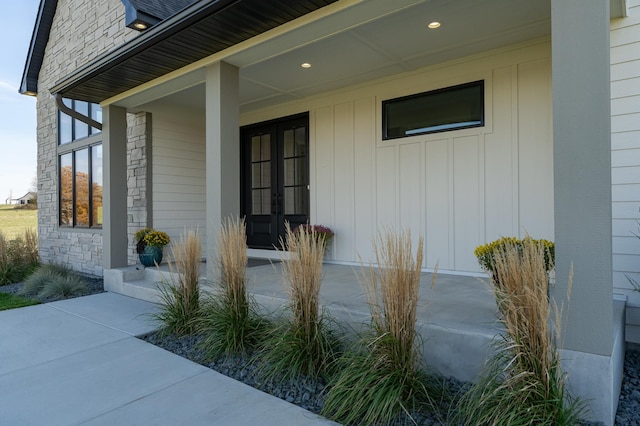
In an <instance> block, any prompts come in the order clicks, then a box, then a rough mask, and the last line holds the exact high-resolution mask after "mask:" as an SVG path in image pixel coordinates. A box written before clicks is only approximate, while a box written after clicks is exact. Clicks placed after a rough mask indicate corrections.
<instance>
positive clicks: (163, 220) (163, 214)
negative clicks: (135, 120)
mask: <svg viewBox="0 0 640 426" xmlns="http://www.w3.org/2000/svg"><path fill="white" fill-rule="evenodd" d="M204 123H205V122H204V114H202V113H193V112H192V113H189V112H188V111H183V110H174V111H172V112H171V114H166V113H165V112H164V111H158V112H154V113H153V165H152V167H153V227H154V228H156V229H159V230H162V231H165V232H167V233H168V234H169V236H170V237H171V239H172V240H173V241H177V240H178V239H179V238H180V235H181V234H183V233H184V231H185V229H196V228H197V229H198V231H199V233H200V236H201V238H202V242H203V248H204V244H205V241H206V235H205V234H206V220H205V217H206V199H205V188H206V186H205V176H206V169H205V146H206V143H205V124H204Z"/></svg>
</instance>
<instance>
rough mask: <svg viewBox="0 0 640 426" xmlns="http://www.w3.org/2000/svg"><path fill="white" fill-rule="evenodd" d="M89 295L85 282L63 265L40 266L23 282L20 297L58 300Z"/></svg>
mask: <svg viewBox="0 0 640 426" xmlns="http://www.w3.org/2000/svg"><path fill="white" fill-rule="evenodd" d="M88 293H89V288H88V286H87V283H86V282H85V280H84V279H83V278H82V277H81V276H80V275H78V274H76V273H75V272H73V271H72V270H71V268H69V267H68V266H65V265H56V264H51V265H42V266H40V267H39V268H38V269H37V270H36V271H35V272H34V273H33V274H31V275H30V276H29V277H28V278H27V279H26V280H25V282H24V285H23V286H22V288H21V289H20V291H19V292H18V294H19V295H21V296H27V297H36V298H37V299H39V300H46V301H52V300H60V299H68V298H70V297H76V296H83V295H85V294H88Z"/></svg>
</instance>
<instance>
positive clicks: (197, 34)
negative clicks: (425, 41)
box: [51, 0, 336, 102]
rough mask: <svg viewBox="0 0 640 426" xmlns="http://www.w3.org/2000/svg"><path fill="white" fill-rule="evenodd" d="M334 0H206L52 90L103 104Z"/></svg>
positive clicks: (87, 67)
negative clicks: (107, 100)
mask: <svg viewBox="0 0 640 426" xmlns="http://www.w3.org/2000/svg"><path fill="white" fill-rule="evenodd" d="M335 1H336V0H296V1H290V0H269V1H264V0H209V1H206V0H202V1H199V2H196V3H195V4H193V5H192V6H189V7H187V8H186V9H184V10H183V11H181V12H179V13H178V14H176V15H175V16H173V17H171V18H169V19H167V20H166V21H163V22H161V23H159V24H157V25H156V26H154V27H153V28H151V29H150V30H148V31H146V32H145V33H143V34H141V35H140V36H138V37H136V38H135V39H133V40H131V41H130V42H127V43H125V44H124V45H123V46H121V47H120V48H118V49H116V50H115V51H112V52H109V53H107V54H105V55H102V56H101V57H99V58H98V59H96V60H95V61H94V62H92V63H90V64H88V65H87V66H85V67H83V68H81V69H79V70H77V71H76V72H74V73H73V74H72V75H70V76H68V77H67V78H65V79H64V80H62V81H60V82H58V83H57V84H56V85H55V86H54V87H53V88H52V89H51V91H52V92H53V93H58V92H60V93H63V95H64V96H65V97H68V98H72V99H82V100H87V101H91V102H101V101H103V100H104V99H107V98H109V97H112V96H114V95H116V94H118V93H122V92H125V91H127V90H129V89H131V88H134V87H137V86H139V85H141V84H144V83H146V82H148V81H150V80H153V79H155V78H157V77H160V76H162V75H165V74H167V73H169V72H171V71H175V70H177V69H179V68H181V67H183V66H185V65H188V64H191V63H193V62H196V61H198V60H200V59H202V58H205V57H207V56H209V55H212V54H214V53H216V52H219V51H222V50H224V49H226V48H228V47H231V46H234V45H236V44H238V43H240V42H242V41H244V40H247V39H250V38H252V37H255V36H256V35H259V34H261V33H263V32H265V31H268V30H270V29H273V28H275V27H277V26H280V25H282V24H284V23H286V22H289V21H292V20H294V19H296V18H298V17H300V16H303V15H305V14H307V13H310V12H312V11H314V10H317V9H319V8H321V7H324V6H326V5H328V4H331V3H334V2H335Z"/></svg>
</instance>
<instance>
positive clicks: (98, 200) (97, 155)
mask: <svg viewBox="0 0 640 426" xmlns="http://www.w3.org/2000/svg"><path fill="white" fill-rule="evenodd" d="M91 206H92V207H91V208H92V209H93V211H92V222H91V226H102V145H97V146H94V147H92V148H91Z"/></svg>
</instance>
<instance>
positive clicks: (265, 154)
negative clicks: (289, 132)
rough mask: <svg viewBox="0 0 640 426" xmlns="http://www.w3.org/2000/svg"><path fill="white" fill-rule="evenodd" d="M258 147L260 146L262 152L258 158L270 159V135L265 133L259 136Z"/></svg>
mask: <svg viewBox="0 0 640 426" xmlns="http://www.w3.org/2000/svg"><path fill="white" fill-rule="evenodd" d="M260 147H261V149H260V151H261V152H262V155H261V156H260V159H261V160H262V161H267V160H270V159H271V135H269V134H266V135H262V136H261V137H260Z"/></svg>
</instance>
